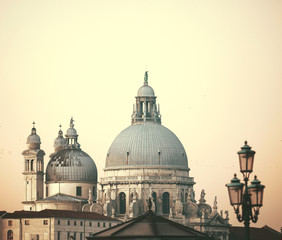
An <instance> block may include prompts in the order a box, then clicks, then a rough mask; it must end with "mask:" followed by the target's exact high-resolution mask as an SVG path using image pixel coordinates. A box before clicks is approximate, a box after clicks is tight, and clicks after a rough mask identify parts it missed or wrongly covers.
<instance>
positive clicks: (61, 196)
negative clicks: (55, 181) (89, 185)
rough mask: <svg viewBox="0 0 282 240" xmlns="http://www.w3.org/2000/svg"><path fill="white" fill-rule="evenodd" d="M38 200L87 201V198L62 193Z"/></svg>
mask: <svg viewBox="0 0 282 240" xmlns="http://www.w3.org/2000/svg"><path fill="white" fill-rule="evenodd" d="M37 202H87V200H85V199H80V198H76V197H73V196H69V195H66V194H62V193H57V194H55V195H53V196H50V197H47V198H44V199H42V200H38V201H37Z"/></svg>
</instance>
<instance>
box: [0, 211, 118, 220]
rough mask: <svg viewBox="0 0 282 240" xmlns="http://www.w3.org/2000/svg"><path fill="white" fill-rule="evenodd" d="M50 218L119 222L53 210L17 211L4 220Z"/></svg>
mask: <svg viewBox="0 0 282 240" xmlns="http://www.w3.org/2000/svg"><path fill="white" fill-rule="evenodd" d="M50 217H55V218H79V219H94V220H109V221H118V220H116V219H114V218H110V217H107V216H104V215H101V214H98V213H94V212H77V211H68V210H51V209H45V210H42V211H40V212H35V211H15V212H13V213H7V214H6V215H5V216H4V217H3V218H10V219H19V218H50Z"/></svg>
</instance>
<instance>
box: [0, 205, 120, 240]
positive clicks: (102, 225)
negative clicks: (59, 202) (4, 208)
mask: <svg viewBox="0 0 282 240" xmlns="http://www.w3.org/2000/svg"><path fill="white" fill-rule="evenodd" d="M119 223H120V221H117V220H116V219H112V218H109V217H107V216H103V215H100V214H97V213H93V212H77V211H68V210H42V211H38V212H36V211H16V212H14V213H6V212H5V214H4V215H2V218H1V219H0V230H1V231H0V239H3V240H5V239H7V240H41V239H42V240H65V239H71V237H73V239H76V240H84V239H85V238H86V237H89V236H92V234H94V233H96V232H99V231H101V230H103V229H106V228H109V227H112V226H115V225H117V224H119Z"/></svg>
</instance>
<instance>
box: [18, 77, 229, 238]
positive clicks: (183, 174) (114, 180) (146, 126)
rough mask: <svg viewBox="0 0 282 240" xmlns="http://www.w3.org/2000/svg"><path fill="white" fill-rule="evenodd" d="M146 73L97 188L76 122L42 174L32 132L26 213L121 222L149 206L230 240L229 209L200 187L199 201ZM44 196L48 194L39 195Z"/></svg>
mask: <svg viewBox="0 0 282 240" xmlns="http://www.w3.org/2000/svg"><path fill="white" fill-rule="evenodd" d="M156 98H157V97H156V96H155V92H154V90H153V88H152V87H151V86H149V84H148V74H147V72H146V73H145V77H144V84H143V86H141V87H140V88H139V90H138V92H137V96H136V103H135V104H134V108H133V113H132V116H131V125H130V126H129V127H127V128H126V129H124V130H123V131H122V132H121V133H120V134H119V135H118V136H117V137H116V138H115V140H114V141H113V143H112V145H111V146H110V148H109V150H108V152H107V153H106V162H105V168H104V176H103V177H102V178H101V180H100V182H99V184H97V168H96V165H95V163H94V161H93V160H92V158H91V157H90V156H89V155H88V154H87V153H85V152H83V151H82V150H81V147H80V144H79V143H78V134H77V131H76V129H75V128H74V123H73V119H71V121H70V127H69V129H68V130H67V132H66V134H65V138H64V137H63V132H62V131H61V130H60V131H59V133H58V137H57V138H56V139H55V141H54V153H52V154H51V155H50V160H49V162H48V164H47V168H46V171H45V184H44V178H43V176H44V170H43V166H44V155H45V152H44V151H43V150H42V149H40V137H39V136H38V135H37V133H36V129H35V127H33V128H32V131H31V134H30V135H29V136H28V139H27V145H28V148H27V150H25V151H23V156H24V161H25V169H24V172H23V175H24V183H25V196H24V201H23V205H24V210H32V211H41V210H44V209H58V210H75V211H84V212H97V213H100V214H104V215H105V216H108V217H112V218H116V219H119V220H123V221H126V220H128V219H132V218H135V217H138V216H140V215H142V214H144V213H145V212H146V211H147V210H148V207H147V206H148V203H150V205H151V206H152V210H153V211H154V212H155V213H156V214H157V215H160V216H163V217H166V218H168V219H170V220H173V221H175V222H178V223H181V224H183V225H186V226H190V227H193V228H194V229H196V230H200V231H202V232H205V233H208V234H209V235H210V236H214V237H215V239H222V240H223V239H226V240H227V239H228V236H229V230H228V229H229V226H230V225H229V223H228V220H229V219H228V212H225V216H223V212H221V213H219V212H218V211H217V201H216V197H215V201H214V203H213V206H212V207H211V206H210V205H209V204H207V203H206V200H205V192H204V190H202V192H201V194H200V200H199V201H196V199H195V192H194V190H193V186H194V184H195V182H194V178H193V177H191V176H190V175H189V170H190V169H189V167H188V158H187V154H186V151H185V148H184V147H183V145H182V143H181V142H180V140H179V139H178V138H177V136H176V135H175V134H174V133H173V132H172V131H170V130H169V129H168V128H166V127H164V126H163V125H162V124H161V114H160V108H159V105H158V104H157V101H156ZM44 191H45V196H44Z"/></svg>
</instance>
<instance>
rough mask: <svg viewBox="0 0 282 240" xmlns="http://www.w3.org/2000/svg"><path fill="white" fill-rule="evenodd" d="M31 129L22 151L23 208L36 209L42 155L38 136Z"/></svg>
mask: <svg viewBox="0 0 282 240" xmlns="http://www.w3.org/2000/svg"><path fill="white" fill-rule="evenodd" d="M34 124H35V123H34V122H33V128H32V129H31V134H30V135H29V136H28V138H27V142H26V143H27V149H26V150H24V151H23V152H22V155H23V156H24V171H23V175H24V201H23V202H22V204H23V205H24V210H26V211H36V204H35V202H36V201H37V200H40V199H43V184H44V181H43V176H44V155H45V152H44V151H43V150H41V149H40V144H41V142H40V137H39V136H38V135H37V134H36V128H35V127H34Z"/></svg>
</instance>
